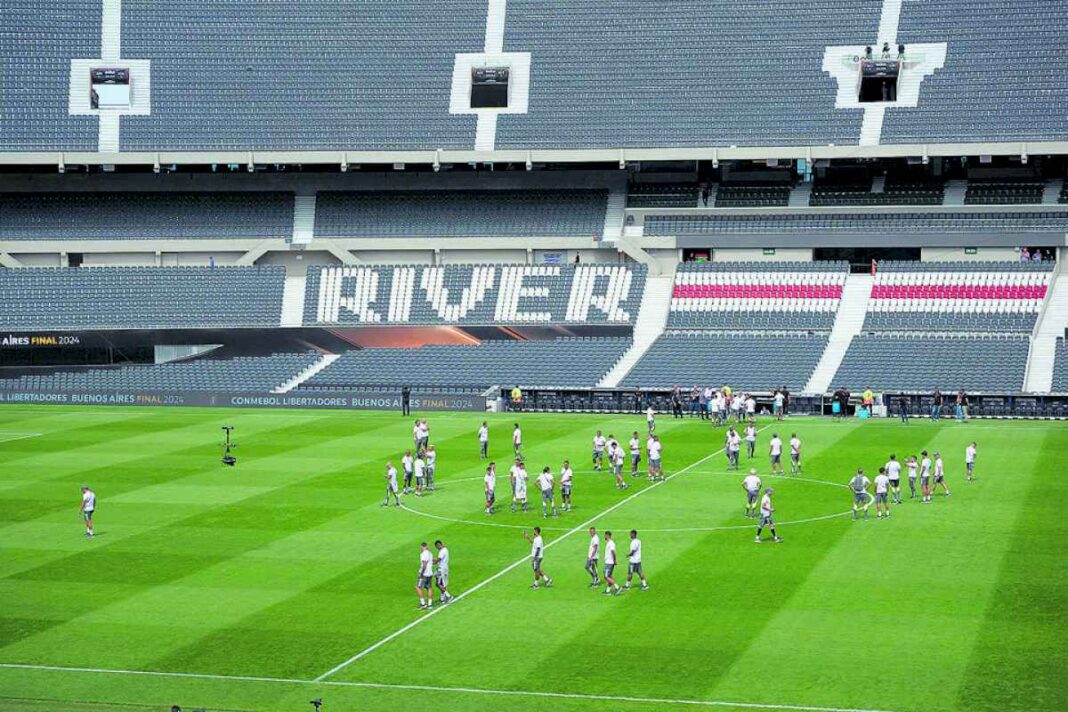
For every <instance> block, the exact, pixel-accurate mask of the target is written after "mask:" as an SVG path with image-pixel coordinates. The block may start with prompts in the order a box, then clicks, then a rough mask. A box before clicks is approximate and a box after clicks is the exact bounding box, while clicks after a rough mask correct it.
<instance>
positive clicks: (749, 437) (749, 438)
mask: <svg viewBox="0 0 1068 712" xmlns="http://www.w3.org/2000/svg"><path fill="white" fill-rule="evenodd" d="M756 436H757V429H756V425H755V424H754V423H753V421H752V420H750V421H749V424H748V425H746V426H745V451H746V455H747V456H748V458H747V459H749V460H752V459H753V458H754V457H755V456H756Z"/></svg>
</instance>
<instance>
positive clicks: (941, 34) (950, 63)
mask: <svg viewBox="0 0 1068 712" xmlns="http://www.w3.org/2000/svg"><path fill="white" fill-rule="evenodd" d="M1066 35H1068V13H1066V12H1064V8H1063V6H1060V5H1058V4H1056V3H1053V4H1051V3H1048V2H1045V0H930V1H929V2H907V3H904V4H903V6H902V11H901V18H900V22H899V25H898V31H897V40H898V42H903V43H905V45H906V46H908V45H912V44H915V43H919V42H946V41H949V43H950V47H949V51H948V52H947V54H946V64H945V67H944V68H943V69H941V70H939V71H937V72H935V73H934V74H933V75H931V76H929V77H927V78H926V79H925V80H924V82H923V85H922V86H921V88H920V92H921V93H920V104H919V107H918V108H916V109H912V110H908V111H896V110H893V109H891V110H890V111H889V112H887V120H886V123H885V124H884V127H883V134H882V141H883V142H884V143H916V142H929V141H947V142H952V141H1008V140H1033V141H1041V140H1049V139H1051V138H1054V137H1056V138H1059V139H1064V138H1065V137H1068V112H1065V111H1064V105H1065V102H1066V101H1068V93H1066V92H1068V90H1066V87H1065V83H1064V61H1063V60H1064V56H1063V53H1062V52H1059V51H1051V49H1052V48H1053V47H1056V46H1058V44H1057V43H1058V42H1061V41H1062V38H1063V37H1065V36H1066ZM985 68H991V69H992V71H990V72H987V71H983V70H984V69H985ZM976 72H979V73H980V74H979V75H978V76H977V74H976ZM977 81H978V82H981V88H980V87H978V86H977V85H976V82H977Z"/></svg>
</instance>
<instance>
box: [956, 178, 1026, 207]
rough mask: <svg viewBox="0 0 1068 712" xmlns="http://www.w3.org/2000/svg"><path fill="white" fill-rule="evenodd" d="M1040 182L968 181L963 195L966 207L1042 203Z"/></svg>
mask: <svg viewBox="0 0 1068 712" xmlns="http://www.w3.org/2000/svg"><path fill="white" fill-rule="evenodd" d="M1045 187H1046V184H1045V182H1044V181H1042V180H1015V181H1008V180H981V181H970V182H969V183H968V192H967V193H966V194H965V195H964V202H965V204H967V205H1026V204H1037V203H1041V202H1042V192H1043V190H1044V189H1045Z"/></svg>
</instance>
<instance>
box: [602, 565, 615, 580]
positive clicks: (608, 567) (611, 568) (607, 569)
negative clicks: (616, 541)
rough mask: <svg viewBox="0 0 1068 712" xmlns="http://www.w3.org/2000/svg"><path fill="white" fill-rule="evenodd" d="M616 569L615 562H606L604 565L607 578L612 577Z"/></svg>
mask: <svg viewBox="0 0 1068 712" xmlns="http://www.w3.org/2000/svg"><path fill="white" fill-rule="evenodd" d="M615 570H616V565H615V564H605V565H604V577H605V578H611V577H612V572H613V571H615Z"/></svg>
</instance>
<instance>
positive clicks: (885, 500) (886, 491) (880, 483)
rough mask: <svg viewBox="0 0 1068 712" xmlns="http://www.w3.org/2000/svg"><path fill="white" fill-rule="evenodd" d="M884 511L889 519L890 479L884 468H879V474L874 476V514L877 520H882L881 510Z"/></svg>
mask: <svg viewBox="0 0 1068 712" xmlns="http://www.w3.org/2000/svg"><path fill="white" fill-rule="evenodd" d="M884 509H885V510H886V516H887V518H889V517H890V478H889V477H887V475H886V468H885V467H880V468H879V474H877V475H876V476H875V514H876V517H877V518H879V519H882V518H883V510H884Z"/></svg>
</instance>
